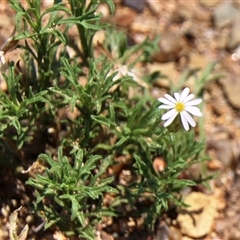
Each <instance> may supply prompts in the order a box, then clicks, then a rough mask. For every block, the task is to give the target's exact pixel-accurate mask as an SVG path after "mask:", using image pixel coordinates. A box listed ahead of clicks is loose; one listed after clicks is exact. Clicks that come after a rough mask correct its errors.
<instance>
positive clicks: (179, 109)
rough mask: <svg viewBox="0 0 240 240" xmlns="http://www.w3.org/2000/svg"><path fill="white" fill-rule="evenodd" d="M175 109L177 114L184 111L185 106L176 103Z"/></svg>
mask: <svg viewBox="0 0 240 240" xmlns="http://www.w3.org/2000/svg"><path fill="white" fill-rule="evenodd" d="M175 109H176V111H177V112H182V111H183V110H184V109H185V105H184V104H183V103H182V102H177V103H176V104H175Z"/></svg>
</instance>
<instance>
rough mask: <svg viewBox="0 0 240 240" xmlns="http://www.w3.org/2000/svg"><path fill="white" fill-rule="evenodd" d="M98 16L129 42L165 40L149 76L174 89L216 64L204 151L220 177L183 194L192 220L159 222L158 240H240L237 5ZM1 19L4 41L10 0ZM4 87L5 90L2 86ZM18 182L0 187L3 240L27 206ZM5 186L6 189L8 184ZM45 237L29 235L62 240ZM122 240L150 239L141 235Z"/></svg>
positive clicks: (189, 5) (198, 0)
mask: <svg viewBox="0 0 240 240" xmlns="http://www.w3.org/2000/svg"><path fill="white" fill-rule="evenodd" d="M136 2H138V3H137V4H134V3H136ZM46 4H47V1H46ZM101 11H102V12H103V13H104V16H105V21H109V22H111V23H113V24H115V25H116V26H117V27H118V28H119V29H122V30H124V31H125V32H126V33H127V34H128V35H129V38H130V39H131V41H132V42H135V43H138V42H141V41H142V40H143V39H144V38H145V37H146V36H148V37H150V38H154V37H155V36H156V35H157V34H160V35H161V40H160V42H159V46H160V47H161V51H159V52H157V53H156V54H155V55H154V56H153V64H151V65H149V66H147V67H146V69H145V71H149V72H150V71H153V70H160V71H161V72H162V74H164V75H166V76H168V78H169V79H171V81H172V82H173V83H174V84H177V82H178V79H179V78H180V76H181V74H182V72H183V70H184V69H186V68H188V69H198V68H199V69H204V68H205V67H206V66H207V64H209V63H210V62H211V61H217V62H218V63H217V64H216V66H215V69H214V72H213V74H212V81H209V82H208V83H207V84H206V85H205V87H204V100H205V102H206V104H205V107H204V120H205V124H204V131H205V136H206V142H207V151H208V154H209V155H210V156H211V157H212V161H210V162H209V163H208V166H207V167H208V171H209V172H210V173H214V172H217V171H218V172H219V175H218V176H217V177H216V178H215V179H214V180H211V181H210V183H209V184H210V186H211V189H207V190H206V189H202V190H201V191H198V192H197V195H194V194H195V193H192V192H191V193H188V194H187V195H186V196H187V199H188V200H186V201H188V202H189V203H192V205H193V207H192V209H191V211H192V213H193V215H192V216H193V217H192V218H190V220H189V218H188V214H184V213H182V212H181V211H180V212H179V215H178V218H177V219H175V220H174V221H168V219H166V220H165V221H164V222H161V223H160V225H159V227H158V229H157V232H156V235H155V237H154V238H155V239H156V240H163V239H171V240H178V239H223V240H230V239H231V240H233V239H240V221H239V220H240V200H239V199H240V191H239V188H240V167H239V166H240V165H239V154H240V152H239V151H240V148H239V146H240V98H239V93H240V66H239V65H240V31H239V29H238V28H239V27H238V26H240V18H239V16H240V2H239V1H237V0H236V1H230V0H229V1H220V0H190V1H184V0H182V1H181V0H179V1H169V0H168V1H160V0H159V1H157V0H146V1H140V0H138V1H137V0H136V1H134V0H128V1H127V0H125V1H124V4H123V3H120V2H118V3H117V10H116V13H115V15H114V16H110V15H109V14H108V10H107V9H106V7H105V6H102V8H101ZM0 15H1V19H2V21H1V23H0V30H1V36H0V43H2V42H4V41H5V39H6V38H7V37H8V36H9V35H10V34H11V32H12V29H13V28H14V21H13V17H12V16H13V12H12V11H10V9H9V7H8V3H7V2H6V1H1V4H0ZM15 54H16V53H15V51H13V52H11V53H9V55H8V57H9V58H10V59H11V58H14V55H15ZM199 74H201V70H200V71H199ZM198 76H200V75H198ZM194 81H195V79H194V78H192V79H190V80H189V81H188V82H186V84H185V85H186V86H189V87H190V88H191V89H193V88H194V84H195V82H194ZM1 88H3V89H4V85H1ZM168 89H169V83H168V82H163V81H162V80H159V81H157V82H156V83H155V84H154V86H153V90H152V93H153V96H154V97H156V98H158V97H160V96H161V95H162V94H163V92H164V91H167V90H168ZM3 171H4V170H3ZM20 179H21V178H20ZM20 179H16V178H15V177H14V178H11V176H9V175H8V176H7V175H5V176H3V178H2V179H1V181H0V184H1V185H0V186H1V192H0V198H1V229H0V239H8V237H7V233H6V228H7V222H8V216H9V212H10V211H11V210H12V209H15V208H16V206H18V205H19V203H21V204H22V203H26V202H29V201H30V199H29V195H28V194H27V189H26V188H25V186H24V185H23V184H22V181H23V180H24V179H21V180H20ZM6 182H8V186H7V188H6V185H4V184H6ZM14 188H17V190H15V191H13V192H14V194H15V195H16V196H13V195H12V189H14ZM9 189H11V190H9ZM14 199H17V200H14ZM194 212H195V215H194ZM21 214H22V219H23V221H24V219H25V222H29V223H32V225H33V229H34V228H36V227H37V226H38V225H39V224H40V223H41V222H37V220H36V221H34V220H33V219H32V218H33V217H32V216H31V215H29V214H28V212H27V209H26V212H24V209H23V210H22V213H21ZM193 219H194V221H193ZM33 223H34V224H33ZM41 234H42V233H41V231H40V232H38V233H36V234H34V231H32V238H31V239H64V237H63V236H62V235H61V234H59V235H57V233H56V232H55V233H54V234H53V233H48V234H47V235H46V234H45V235H41ZM100 238H101V239H111V236H110V235H107V234H106V236H104V235H102V236H101V237H100ZM122 239H124V238H122ZM125 239H140V240H141V239H142V240H144V239H150V238H147V236H144V235H137V234H136V236H135V237H132V238H125Z"/></svg>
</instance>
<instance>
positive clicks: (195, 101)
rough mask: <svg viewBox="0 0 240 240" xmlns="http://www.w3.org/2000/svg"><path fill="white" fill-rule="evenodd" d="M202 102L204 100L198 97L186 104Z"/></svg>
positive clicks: (191, 104)
mask: <svg viewBox="0 0 240 240" xmlns="http://www.w3.org/2000/svg"><path fill="white" fill-rule="evenodd" d="M201 102H202V99H200V98H198V99H194V100H192V101H190V102H187V103H185V105H186V106H193V105H198V104H199V103H201Z"/></svg>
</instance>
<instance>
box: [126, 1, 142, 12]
mask: <svg viewBox="0 0 240 240" xmlns="http://www.w3.org/2000/svg"><path fill="white" fill-rule="evenodd" d="M123 4H124V5H125V6H127V7H130V8H133V9H135V10H136V11H138V12H142V11H143V9H144V7H145V0H137V1H133V0H123Z"/></svg>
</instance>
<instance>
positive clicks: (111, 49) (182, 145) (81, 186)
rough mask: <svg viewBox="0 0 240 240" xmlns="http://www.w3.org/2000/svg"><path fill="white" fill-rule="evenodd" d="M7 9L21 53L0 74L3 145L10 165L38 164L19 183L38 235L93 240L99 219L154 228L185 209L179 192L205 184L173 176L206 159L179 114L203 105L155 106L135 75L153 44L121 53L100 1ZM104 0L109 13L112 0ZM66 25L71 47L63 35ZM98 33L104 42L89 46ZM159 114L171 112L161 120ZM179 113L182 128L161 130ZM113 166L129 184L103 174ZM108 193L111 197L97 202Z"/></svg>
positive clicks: (188, 120) (187, 99)
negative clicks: (38, 221)
mask: <svg viewBox="0 0 240 240" xmlns="http://www.w3.org/2000/svg"><path fill="white" fill-rule="evenodd" d="M9 2H10V3H11V7H12V8H13V9H14V10H15V11H16V19H17V23H18V24H17V30H18V31H17V32H18V34H17V35H16V36H15V37H14V41H17V40H19V41H20V44H19V45H18V47H19V48H21V49H23V50H24V54H23V56H22V59H21V60H20V62H18V63H16V64H14V63H11V64H10V66H9V69H8V71H7V72H6V73H5V74H4V78H5V80H6V82H7V87H8V92H3V91H1V92H0V97H1V104H0V109H1V117H0V121H1V128H0V134H1V137H2V138H1V139H2V140H1V146H2V148H3V149H4V154H5V155H4V156H5V157H7V158H9V159H10V160H11V161H14V159H15V160H16V159H18V160H20V161H19V162H20V164H23V163H24V164H26V162H27V164H28V166H29V165H31V164H33V163H34V162H36V161H38V162H41V163H42V164H43V165H44V166H45V167H46V169H45V171H44V172H42V174H37V175H36V177H34V178H33V177H30V178H29V179H28V181H27V182H26V184H28V185H30V186H31V187H32V188H33V189H34V193H35V197H36V200H35V202H34V203H33V211H34V212H35V213H36V214H37V215H38V216H40V217H41V218H42V221H43V222H44V223H45V229H47V228H49V227H54V226H55V227H56V226H57V227H59V229H60V230H61V231H63V232H65V234H66V235H67V236H78V237H80V238H81V239H94V238H95V231H94V229H96V225H97V224H98V223H100V222H102V221H103V219H104V218H106V217H114V218H115V219H118V217H121V216H123V215H127V216H131V217H135V218H138V217H142V216H144V221H145V226H147V227H148V229H149V230H151V231H153V230H154V225H155V222H156V221H157V219H159V217H160V216H161V214H163V213H164V212H166V211H167V210H168V209H169V208H170V206H172V205H173V204H174V205H183V202H182V201H181V194H180V192H181V190H182V189H184V188H186V187H188V186H193V185H196V184H197V183H200V182H201V181H202V180H203V179H202V178H201V176H199V179H184V178H182V177H181V174H182V173H183V172H184V171H186V170H187V169H188V168H189V167H190V166H191V165H193V164H195V163H199V162H201V161H204V160H206V157H201V156H200V152H201V151H202V149H203V147H204V143H203V142H198V141H196V140H195V139H196V137H195V134H194V131H193V130H191V131H189V132H186V131H185V130H187V131H188V130H189V124H190V125H191V126H192V127H195V126H196V123H195V121H194V120H193V118H192V117H191V116H190V115H189V114H188V113H187V112H190V113H192V114H193V115H196V116H200V115H201V112H200V110H198V108H197V107H194V106H192V105H197V104H199V103H200V101H201V100H200V99H199V100H192V99H193V95H192V94H190V95H188V94H189V91H190V90H189V89H188V88H185V89H184V90H183V92H182V94H181V95H180V94H179V93H175V94H174V96H175V99H174V98H172V97H171V96H170V95H165V98H160V99H159V101H161V102H162V103H164V104H165V105H161V106H160V103H159V101H157V100H156V99H154V98H153V97H152V96H151V94H150V89H151V86H150V84H149V82H147V81H145V80H144V79H149V77H147V76H145V77H141V75H140V74H138V73H136V72H135V66H136V64H140V65H141V66H144V63H146V62H149V61H150V56H151V54H152V53H153V52H154V51H155V49H156V47H157V45H156V42H154V41H149V40H148V39H146V40H145V41H144V42H143V43H141V44H138V45H135V46H132V47H129V46H128V45H127V41H126V36H125V35H123V34H122V33H119V32H117V31H115V30H114V29H112V27H110V26H108V25H107V24H104V23H102V22H101V14H100V13H98V11H97V10H98V7H99V4H100V2H99V1H79V0H69V1H68V3H67V4H65V3H62V2H61V1H60V2H59V1H55V2H54V3H53V5H52V6H51V7H49V8H47V9H45V10H42V8H41V1H40V0H36V1H32V0H26V6H25V7H24V6H23V5H22V3H21V1H16V0H10V1H9ZM102 2H104V3H105V4H107V5H108V6H109V8H110V10H111V12H113V11H114V4H113V2H112V0H105V1H102ZM73 28H75V31H76V32H77V38H76V39H75V40H74V39H72V38H71V37H70V34H69V31H70V30H71V29H73ZM98 30H104V31H105V36H106V38H105V40H104V42H103V43H98V46H97V47H94V46H93V37H94V35H95V33H96V32H97V31H98ZM108 36H111V37H108ZM112 36H114V37H112ZM96 48H97V49H96ZM69 49H72V50H73V51H74V54H70V53H69ZM95 52H98V53H99V52H100V53H101V54H98V55H97V54H95ZM191 100H192V101H191ZM177 101H178V103H176V102H177ZM174 104H175V105H174ZM190 105H191V106H190ZM159 108H164V109H172V110H170V111H169V112H168V113H165V114H164V115H163V113H162V110H160V109H159ZM185 110H186V111H187V112H186V111H185ZM170 113H171V114H170ZM178 113H180V116H181V120H182V123H183V127H184V129H185V130H184V129H183V128H182V127H181V128H179V127H178V128H177V129H176V128H175V129H174V131H173V130H171V129H170V128H168V129H167V128H165V127H167V126H169V127H170V126H171V124H172V123H173V122H174V118H175V117H176V115H177V114H178ZM161 118H162V119H163V120H167V122H165V125H164V126H163V125H162V120H161ZM12 153H13V154H12ZM157 157H162V158H163V159H164V163H165V165H164V167H163V168H162V169H161V170H156V169H154V167H153V162H154V159H155V158H157ZM119 159H122V161H121V160H119ZM24 164H23V165H24ZM116 165H120V166H121V168H122V170H123V169H127V170H128V171H129V172H130V175H131V179H130V180H129V181H125V182H124V183H123V182H122V181H120V180H119V178H120V176H119V173H117V172H114V171H112V170H111V169H114V166H116ZM107 195H111V196H112V200H111V201H110V202H108V203H105V201H104V199H105V197H106V196H107ZM120 208H121V209H122V212H119V209H120Z"/></svg>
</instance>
